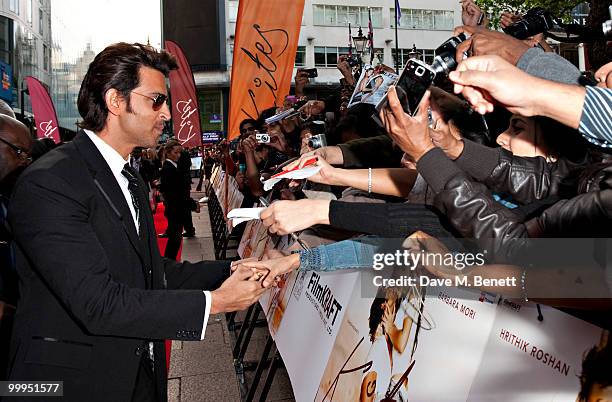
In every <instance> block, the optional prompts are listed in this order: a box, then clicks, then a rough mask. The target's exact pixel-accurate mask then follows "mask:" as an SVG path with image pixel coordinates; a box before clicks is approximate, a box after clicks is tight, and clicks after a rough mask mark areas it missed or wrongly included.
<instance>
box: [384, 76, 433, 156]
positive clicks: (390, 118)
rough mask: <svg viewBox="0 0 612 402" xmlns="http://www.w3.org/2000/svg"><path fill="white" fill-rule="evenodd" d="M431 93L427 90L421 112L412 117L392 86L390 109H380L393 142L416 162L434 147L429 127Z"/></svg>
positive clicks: (420, 107)
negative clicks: (405, 110)
mask: <svg viewBox="0 0 612 402" xmlns="http://www.w3.org/2000/svg"><path fill="white" fill-rule="evenodd" d="M429 94H430V93H429V91H427V92H426V94H425V96H423V99H422V100H421V103H420V104H419V112H418V113H417V115H416V116H415V117H412V116H410V115H408V114H406V113H405V112H404V109H402V105H401V103H400V100H399V99H398V97H397V91H396V90H395V87H394V86H392V87H390V88H389V92H388V95H387V99H388V101H389V108H390V110H389V109H388V108H385V109H383V110H381V111H380V119H381V120H382V121H383V122H384V124H385V129H386V130H387V132H388V133H389V136H390V137H391V139H392V140H393V142H395V143H396V144H397V146H399V147H400V149H401V150H402V151H404V152H405V153H406V154H408V156H410V157H411V158H412V159H413V160H414V161H415V162H418V161H419V159H421V156H423V155H425V154H426V153H427V152H428V151H429V150H431V149H432V148H434V144H433V143H432V142H431V138H430V136H429V127H428V120H429V119H428V108H429Z"/></svg>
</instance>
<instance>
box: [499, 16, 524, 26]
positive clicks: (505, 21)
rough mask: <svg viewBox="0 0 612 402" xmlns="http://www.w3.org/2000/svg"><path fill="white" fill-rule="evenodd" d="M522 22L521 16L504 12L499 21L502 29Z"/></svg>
mask: <svg viewBox="0 0 612 402" xmlns="http://www.w3.org/2000/svg"><path fill="white" fill-rule="evenodd" d="M520 20H521V16H520V15H518V14H514V13H509V12H504V13H501V16H500V19H499V25H501V27H502V28H508V27H509V26H510V25H512V24H514V23H516V22H519V21H520Z"/></svg>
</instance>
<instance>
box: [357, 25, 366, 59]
mask: <svg viewBox="0 0 612 402" xmlns="http://www.w3.org/2000/svg"><path fill="white" fill-rule="evenodd" d="M367 42H368V38H367V37H366V36H363V31H361V27H359V32H357V36H353V43H354V44H355V50H356V51H357V53H359V56H361V55H362V54H363V50H364V49H365V46H366V43H367Z"/></svg>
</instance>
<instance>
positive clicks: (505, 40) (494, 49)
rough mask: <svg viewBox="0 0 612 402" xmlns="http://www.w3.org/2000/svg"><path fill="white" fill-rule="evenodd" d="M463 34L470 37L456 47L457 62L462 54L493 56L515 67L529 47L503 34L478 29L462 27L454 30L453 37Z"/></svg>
mask: <svg viewBox="0 0 612 402" xmlns="http://www.w3.org/2000/svg"><path fill="white" fill-rule="evenodd" d="M461 32H465V33H468V34H470V35H471V36H470V37H469V38H468V39H466V40H465V41H464V42H463V43H460V44H459V46H457V53H456V55H455V57H456V58H457V62H460V61H461V60H463V58H464V56H463V54H464V53H467V54H468V55H470V56H485V55H486V56H488V55H495V56H499V57H501V58H503V59H504V60H506V61H507V62H509V63H511V64H512V65H516V63H518V61H519V59H520V58H521V56H523V54H524V53H525V52H526V51H527V50H529V46H528V45H527V44H526V43H524V42H523V41H521V40H518V39H516V38H514V37H512V36H510V35H506V34H505V33H503V32H497V31H489V30H487V29H482V28H480V27H477V28H474V27H469V26H462V27H457V28H455V35H458V34H460V33H461Z"/></svg>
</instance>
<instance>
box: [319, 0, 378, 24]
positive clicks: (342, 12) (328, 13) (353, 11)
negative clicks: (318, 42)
mask: <svg viewBox="0 0 612 402" xmlns="http://www.w3.org/2000/svg"><path fill="white" fill-rule="evenodd" d="M312 7H313V8H312V11H313V25H331V26H342V27H344V26H348V23H349V22H350V23H351V25H352V26H353V27H357V26H362V27H367V26H368V7H354V6H337V5H329V4H313V6H312ZM369 9H370V11H371V12H372V26H373V27H374V28H382V8H381V7H370V8H369Z"/></svg>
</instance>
